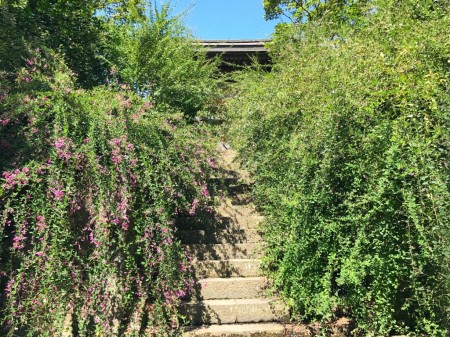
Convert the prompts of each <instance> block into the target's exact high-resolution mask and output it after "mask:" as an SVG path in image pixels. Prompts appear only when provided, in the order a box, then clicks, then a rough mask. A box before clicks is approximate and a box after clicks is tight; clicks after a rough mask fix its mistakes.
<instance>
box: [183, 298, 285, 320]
mask: <svg viewBox="0 0 450 337" xmlns="http://www.w3.org/2000/svg"><path fill="white" fill-rule="evenodd" d="M181 311H182V312H183V313H184V314H185V315H186V318H187V320H188V321H189V322H190V323H191V325H194V326H195V325H204V324H234V323H258V322H286V321H287V320H288V318H289V316H288V313H287V311H286V309H285V306H284V305H283V304H282V303H281V302H280V301H273V300H269V299H259V298H258V299H232V300H205V301H202V302H194V303H185V304H184V305H182V308H181Z"/></svg>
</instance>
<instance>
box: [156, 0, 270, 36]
mask: <svg viewBox="0 0 450 337" xmlns="http://www.w3.org/2000/svg"><path fill="white" fill-rule="evenodd" d="M157 1H158V0H157ZM159 1H161V0H159ZM163 2H164V1H163ZM171 3H172V6H173V8H174V11H173V13H174V14H179V13H181V12H183V11H184V10H186V9H189V8H191V9H190V10H189V11H188V13H187V15H186V17H185V19H184V23H185V24H186V26H188V27H189V28H190V29H191V30H192V32H193V33H194V35H195V36H196V37H197V38H199V39H203V40H214V39H265V38H269V37H270V34H271V33H272V32H273V30H274V26H275V25H276V23H277V22H276V21H265V20H264V9H263V5H262V0H172V1H171Z"/></svg>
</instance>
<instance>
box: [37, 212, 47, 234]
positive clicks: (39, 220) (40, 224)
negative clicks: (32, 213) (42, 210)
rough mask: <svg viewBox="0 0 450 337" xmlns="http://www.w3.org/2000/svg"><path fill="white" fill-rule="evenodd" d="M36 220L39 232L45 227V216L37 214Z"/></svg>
mask: <svg viewBox="0 0 450 337" xmlns="http://www.w3.org/2000/svg"><path fill="white" fill-rule="evenodd" d="M36 220H37V222H36V226H37V228H38V230H39V231H40V232H41V231H43V230H44V229H45V227H47V223H46V221H45V218H44V217H43V216H42V215H38V216H37V217H36Z"/></svg>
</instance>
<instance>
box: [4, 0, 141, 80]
mask: <svg viewBox="0 0 450 337" xmlns="http://www.w3.org/2000/svg"><path fill="white" fill-rule="evenodd" d="M143 11H144V7H143V4H142V1H136V0H132V1H128V0H127V1H111V0H108V1H105V0H79V1H69V2H67V1H55V0H41V1H36V0H23V1H17V0H6V1H5V3H4V4H3V6H0V18H2V20H0V32H1V33H0V34H1V35H0V36H1V37H2V40H1V42H0V70H3V71H10V72H14V71H16V70H17V69H18V68H20V66H21V65H22V62H23V59H24V58H26V56H27V54H26V51H27V50H26V49H25V48H23V45H24V44H25V45H26V46H27V47H28V46H32V47H40V48H42V47H46V48H49V49H53V50H57V51H59V52H60V53H61V54H62V55H63V56H64V60H65V62H66V63H67V65H68V66H69V68H70V69H71V70H72V71H73V72H75V73H76V74H77V82H78V84H80V85H81V86H83V87H92V86H94V85H98V84H103V83H105V80H106V78H107V75H108V71H109V66H110V65H109V64H108V63H109V62H111V61H113V60H107V59H106V58H105V57H107V56H109V55H111V54H112V53H113V51H114V49H115V48H116V45H114V44H111V41H110V39H109V37H108V35H107V34H105V32H107V30H106V29H105V27H106V26H107V25H108V23H109V22H111V21H113V22H115V23H117V22H128V23H129V24H136V22H139V20H140V19H142V16H143ZM99 13H102V14H103V15H100V14H99ZM10 49H12V50H14V51H15V52H14V53H13V54H11V53H8V51H9V50H10Z"/></svg>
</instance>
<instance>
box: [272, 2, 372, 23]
mask: <svg viewBox="0 0 450 337" xmlns="http://www.w3.org/2000/svg"><path fill="white" fill-rule="evenodd" d="M368 2H369V1H368V0H264V2H263V4H264V10H265V18H266V20H273V19H277V18H281V17H286V18H288V19H289V20H290V21H291V22H306V21H312V20H317V19H319V18H332V19H333V20H331V21H337V22H351V23H352V22H354V20H355V19H356V18H357V17H359V16H361V15H362V13H364V8H365V5H366V4H367V3H368Z"/></svg>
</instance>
